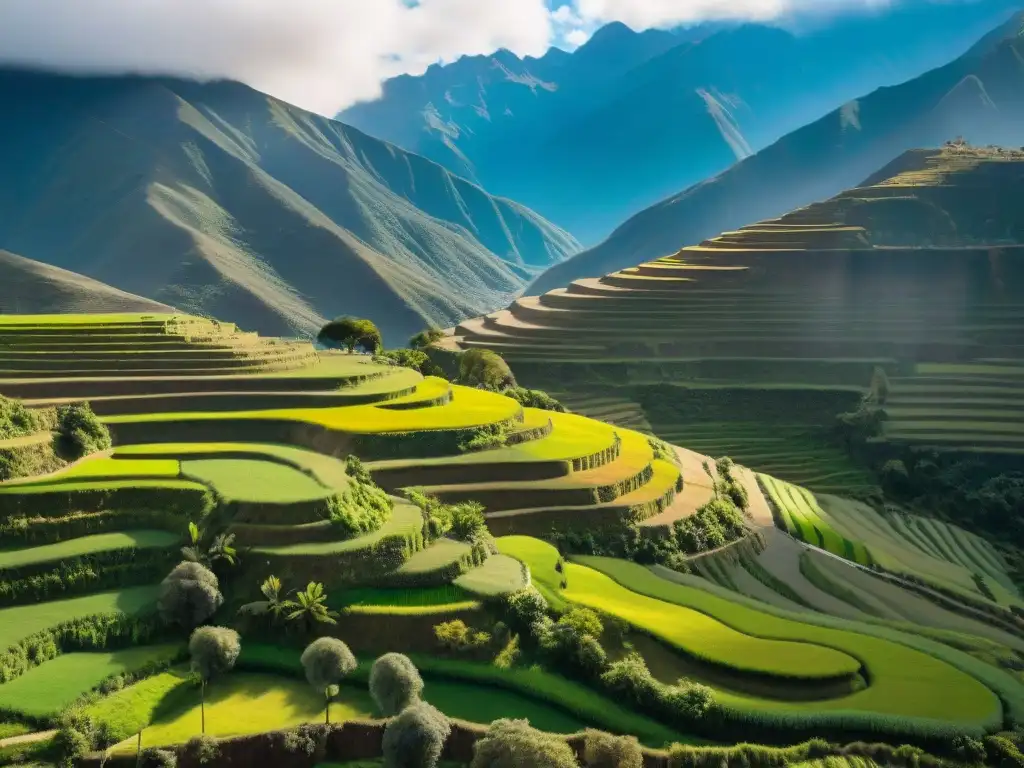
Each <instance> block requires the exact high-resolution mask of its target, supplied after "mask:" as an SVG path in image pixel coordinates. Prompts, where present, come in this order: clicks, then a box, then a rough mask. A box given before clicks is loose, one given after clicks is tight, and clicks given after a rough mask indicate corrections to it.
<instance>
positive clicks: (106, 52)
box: [0, 0, 898, 115]
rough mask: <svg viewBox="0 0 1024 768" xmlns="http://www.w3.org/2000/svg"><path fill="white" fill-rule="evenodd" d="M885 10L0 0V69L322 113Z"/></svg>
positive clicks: (659, 3) (579, 0) (787, 2)
mask: <svg viewBox="0 0 1024 768" xmlns="http://www.w3.org/2000/svg"><path fill="white" fill-rule="evenodd" d="M897 1H898V0H556V2H551V1H550V0H0V16H2V21H0V64H2V63H14V64H24V65H38V66H47V67H52V68H58V69H71V70H83V71H92V72H124V71H134V72H141V73H146V74H175V75H185V76H196V77H201V78H209V77H227V78H232V79H236V80H241V81H242V82H245V83H248V84H249V85H252V86H253V87H255V88H259V89H260V90H263V91H266V92H268V93H271V94H273V95H275V96H277V97H279V98H282V99H284V100H286V101H290V102H292V103H294V104H298V105H299V106H302V107H305V108H307V109H311V110H313V111H316V112H320V113H322V114H327V115H332V114H334V113H336V112H337V111H339V110H340V109H342V108H343V107H345V106H348V105H349V104H352V103H353V102H355V101H360V100H366V99H372V98H374V97H375V96H377V95H378V94H379V93H380V84H381V82H382V81H383V80H384V79H386V78H388V77H393V76H395V75H397V74H401V73H404V72H408V73H413V74H418V73H420V72H423V71H424V70H425V69H426V67H428V66H429V65H430V64H433V63H435V62H443V63H446V62H451V61H454V60H455V59H457V58H458V57H459V56H462V55H466V54H469V55H473V54H481V53H490V52H492V51H494V50H496V49H498V48H508V49H509V50H512V51H514V52H515V53H517V54H520V55H533V56H538V55H541V54H543V53H544V51H545V50H546V49H547V48H548V46H549V45H551V44H558V45H561V46H563V47H566V48H574V47H577V46H579V45H581V44H582V43H583V42H585V41H586V40H587V39H588V37H589V35H590V34H592V33H593V31H594V30H595V29H596V28H598V27H599V26H600V25H602V24H604V23H607V22H609V21H615V20H618V21H624V22H625V23H627V24H629V25H630V26H631V27H633V28H634V29H645V28H648V27H656V26H661V27H668V26H673V25H677V24H683V23H688V22H695V21H700V20H704V19H722V18H748V19H757V20H767V19H772V18H775V17H778V16H782V15H786V14H789V13H792V12H807V13H810V12H814V13H821V12H827V11H833V10H842V9H848V8H851V7H859V8H863V7H870V6H878V5H887V4H889V3H890V2H897ZM552 7H553V8H554V10H552Z"/></svg>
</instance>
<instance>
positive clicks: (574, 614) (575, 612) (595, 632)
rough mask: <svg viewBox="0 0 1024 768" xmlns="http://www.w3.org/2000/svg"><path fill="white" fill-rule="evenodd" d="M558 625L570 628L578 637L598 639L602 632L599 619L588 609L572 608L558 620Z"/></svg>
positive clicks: (602, 628) (602, 627)
mask: <svg viewBox="0 0 1024 768" xmlns="http://www.w3.org/2000/svg"><path fill="white" fill-rule="evenodd" d="M558 623H559V624H562V625H565V626H569V627H572V628H573V629H574V630H576V632H578V633H579V634H580V635H590V636H591V637H600V636H601V633H602V632H604V626H603V625H602V624H601V619H600V618H599V617H598V615H597V614H596V613H594V612H593V611H592V610H590V609H589V608H572V609H570V610H569V611H568V612H567V613H565V614H564V615H563V616H562V617H561V618H560V619H559V620H558Z"/></svg>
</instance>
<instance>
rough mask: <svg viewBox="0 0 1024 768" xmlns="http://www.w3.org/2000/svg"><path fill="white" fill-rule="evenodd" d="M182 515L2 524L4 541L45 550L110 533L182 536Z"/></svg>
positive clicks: (127, 512) (101, 515)
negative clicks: (150, 531) (161, 532)
mask: <svg viewBox="0 0 1024 768" xmlns="http://www.w3.org/2000/svg"><path fill="white" fill-rule="evenodd" d="M182 526H183V521H182V518H181V517H179V516H178V515H176V514H174V513H171V512H165V511H156V510H149V509H123V510H104V511H102V512H79V513H74V514H70V515H65V516H64V517H32V518H28V517H12V518H8V519H7V520H6V521H5V522H3V523H0V539H2V540H3V541H4V543H5V544H6V543H8V542H9V543H11V544H14V545H16V546H17V547H26V546H42V545H44V544H54V543H56V542H58V541H66V540H67V539H77V538H79V537H82V536H91V535H93V534H97V533H107V532H109V531H130V530H133V529H143V528H145V529H153V528H156V529H159V530H164V531H171V532H175V533H176V532H179V531H181V530H182Z"/></svg>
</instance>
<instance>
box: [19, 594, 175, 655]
mask: <svg viewBox="0 0 1024 768" xmlns="http://www.w3.org/2000/svg"><path fill="white" fill-rule="evenodd" d="M156 594H157V590H156V587H131V588H129V589H122V590H118V591H114V592H101V593H98V594H95V595H88V596H87V597H72V598H68V599H66V600H52V601H49V602H45V603H36V604H35V605H20V606H16V607H13V608H3V609H0V648H7V647H9V646H11V645H13V644H14V643H17V642H18V641H19V640H22V639H23V638H26V637H28V636H29V635H32V634H34V633H36V632H39V631H41V630H44V629H47V628H49V627H53V626H56V625H57V624H60V623H61V622H65V621H71V620H72V619H77V618H81V617H83V616H90V615H92V614H95V613H116V612H122V613H128V614H134V613H139V612H140V611H143V610H145V609H148V608H150V607H151V606H152V605H153V602H154V600H155V599H156Z"/></svg>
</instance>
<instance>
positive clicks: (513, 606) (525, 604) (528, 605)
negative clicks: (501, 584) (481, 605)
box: [502, 586, 548, 632]
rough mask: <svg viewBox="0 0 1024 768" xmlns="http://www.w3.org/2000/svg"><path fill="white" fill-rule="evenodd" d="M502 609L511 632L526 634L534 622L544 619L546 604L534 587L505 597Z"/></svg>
mask: <svg viewBox="0 0 1024 768" xmlns="http://www.w3.org/2000/svg"><path fill="white" fill-rule="evenodd" d="M502 608H503V609H504V613H505V616H506V623H507V624H508V626H509V627H510V628H511V629H512V631H513V632H527V631H528V630H529V629H530V627H531V626H533V624H534V622H536V621H539V620H540V619H542V618H544V616H545V615H546V614H547V610H548V604H547V602H546V601H545V600H544V598H543V597H542V596H541V594H540V592H538V591H537V590H536V588H534V587H532V586H531V587H527V588H526V589H521V590H519V591H518V592H512V593H511V594H509V595H505V597H504V598H503V599H502Z"/></svg>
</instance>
